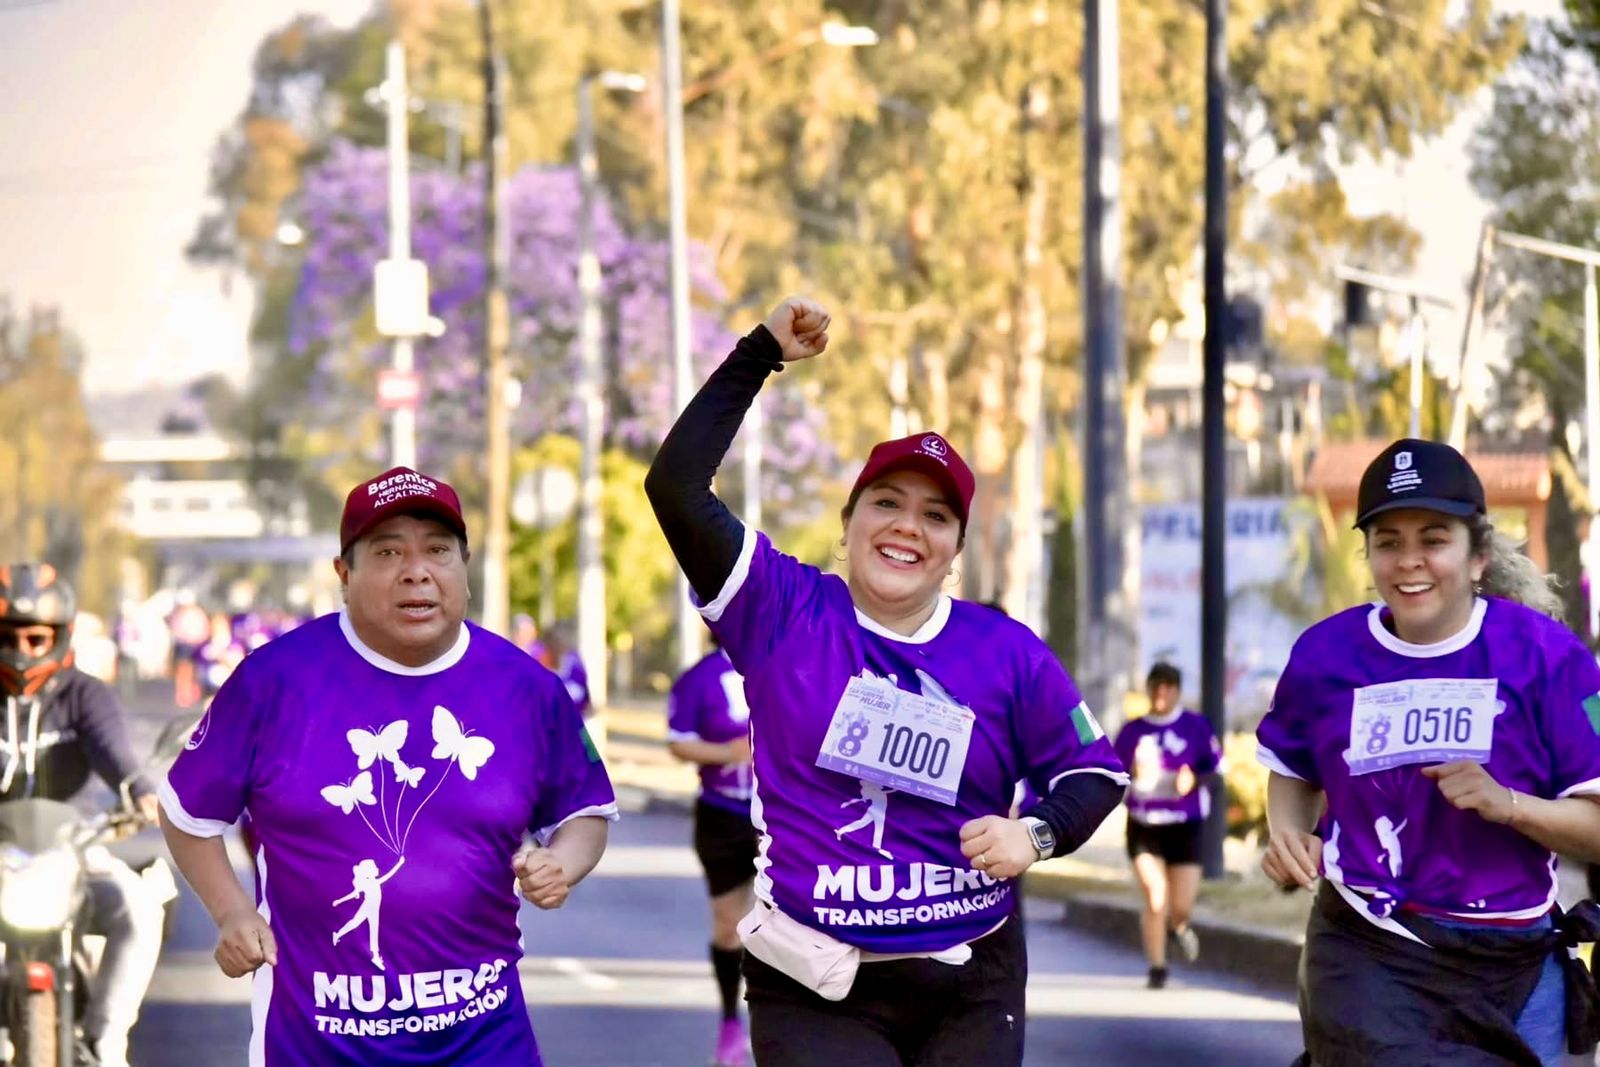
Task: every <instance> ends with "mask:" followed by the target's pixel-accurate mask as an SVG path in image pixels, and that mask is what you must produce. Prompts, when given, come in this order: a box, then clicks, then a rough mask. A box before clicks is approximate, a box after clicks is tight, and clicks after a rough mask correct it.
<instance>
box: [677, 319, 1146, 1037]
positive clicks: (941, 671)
mask: <svg viewBox="0 0 1600 1067" xmlns="http://www.w3.org/2000/svg"><path fill="white" fill-rule="evenodd" d="M829 321H830V320H829V317H828V315H827V313H826V312H825V311H823V309H822V308H821V307H819V306H818V305H816V304H814V303H812V302H810V301H807V300H803V299H798V298H791V299H789V300H786V301H784V302H783V303H782V304H780V305H779V306H778V307H777V308H776V309H775V310H774V311H773V313H772V314H771V315H770V316H769V317H768V319H767V321H766V323H765V324H764V325H762V326H760V327H758V328H757V329H756V330H754V331H752V332H751V333H750V335H749V336H747V337H745V338H744V339H743V340H741V341H740V342H739V345H738V347H737V348H736V349H735V351H734V352H733V353H732V354H731V355H730V356H729V357H728V359H727V360H726V361H724V363H723V364H722V366H721V367H719V368H718V369H717V370H716V371H715V372H714V373H713V374H712V376H711V378H710V379H709V380H708V381H707V382H706V384H705V385H704V386H703V387H702V388H701V390H700V392H699V393H698V394H697V396H696V397H695V399H694V400H693V401H692V402H691V403H690V405H689V406H688V408H686V409H685V410H684V412H683V414H682V415H681V416H680V417H679V419H678V421H677V424H676V425H675V426H674V427H673V429H672V432H671V433H670V434H668V436H667V439H666V441H665V442H663V444H662V446H661V450H660V452H659V453H658V454H657V456H656V458H655V462H654V463H653V464H652V466H651V469H650V474H649V476H648V477H647V479H646V482H645V488H646V491H647V492H648V494H649V496H650V501H651V504H652V506H653V507H654V508H655V511H656V516H657V518H658V520H659V521H660V523H661V527H662V531H663V533H665V535H666V537H667V541H668V543H669V544H670V545H671V546H672V550H673V553H674V554H675V555H676V556H677V559H678V562H679V564H680V565H681V566H682V567H683V570H684V573H685V574H686V575H687V577H688V579H689V583H690V585H691V587H692V588H693V591H694V593H695V595H696V597H697V599H698V600H699V602H700V604H701V609H700V610H701V614H702V615H703V616H704V618H705V619H706V621H707V622H708V623H709V624H710V626H711V628H712V631H713V632H714V633H715V634H716V635H717V636H718V637H719V638H720V639H721V641H722V643H723V647H724V648H725V649H726V650H727V653H728V658H729V659H730V661H731V662H732V664H733V666H734V667H735V669H737V670H738V671H739V673H740V674H742V675H743V676H744V679H745V694H746V697H747V699H748V700H749V704H750V726H751V746H752V750H753V759H754V766H755V779H754V796H753V798H752V817H753V819H754V821H755V823H756V827H757V829H758V830H760V831H761V844H760V855H759V857H758V859H757V860H756V871H757V874H756V881H755V895H756V898H757V903H756V905H755V908H754V909H753V910H752V912H751V913H750V914H749V915H748V916H746V918H745V919H744V920H743V921H742V922H741V923H740V934H741V936H742V938H743V941H744V946H745V950H746V953H745V964H744V966H745V983H746V987H747V995H746V999H747V1000H748V1002H749V1004H750V1026H751V1037H752V1039H753V1044H754V1048H755V1056H756V1062H757V1063H758V1064H759V1065H760V1067H791V1065H792V1067H801V1065H812V1064H818V1063H830V1064H831V1063H837V1064H846V1063H848V1064H851V1065H852V1067H880V1065H881V1067H899V1065H902V1064H910V1063H952V1064H954V1063H961V1064H980V1063H981V1064H984V1065H986V1067H1005V1065H1016V1064H1020V1063H1021V1061H1022V1049H1023V1036H1024V1029H1025V1026H1024V1023H1025V1018H1026V1011H1025V987H1026V982H1027V963H1026V953H1025V950H1024V946H1023V942H1022V932H1021V929H1020V924H1018V923H1016V922H1008V921H1007V919H1008V918H1009V917H1010V916H1011V914H1012V912H1013V909H1014V903H1013V896H1014V894H1015V892H1016V886H1017V882H1016V878H1017V876H1018V875H1020V874H1022V872H1023V871H1025V870H1027V869H1028V867H1030V866H1031V865H1032V864H1033V863H1034V862H1036V861H1037V860H1039V859H1041V858H1043V857H1045V856H1049V855H1060V854H1064V853H1066V852H1070V851H1072V850H1073V849H1075V848H1077V847H1078V846H1079V845H1081V844H1082V843H1083V842H1084V841H1085V840H1086V839H1087V838H1088V837H1089V835H1090V833H1092V832H1093V830H1094V828H1095V827H1096V826H1098V825H1099V824H1100V822H1101V821H1102V820H1103V819H1104V818H1105V816H1106V815H1107V814H1108V813H1109V812H1110V811H1111V810H1112V809H1113V808H1114V807H1115V806H1116V805H1117V803H1118V802H1120V800H1121V799H1122V792H1123V788H1124V786H1125V785H1126V783H1127V776H1126V775H1125V774H1124V773H1123V771H1122V766H1121V764H1120V763H1119V762H1118V760H1117V757H1116V753H1115V752H1113V751H1112V748H1111V744H1110V742H1109V741H1108V740H1107V739H1106V737H1105V735H1104V732H1103V731H1102V730H1101V729H1100V727H1099V724H1098V723H1097V722H1096V721H1095V718H1094V715H1093V714H1092V713H1091V711H1090V709H1089V708H1088V706H1087V705H1086V704H1085V703H1084V701H1083V698H1082V696H1081V695H1080V694H1079V693H1078V690H1077V687H1076V686H1075V685H1074V684H1073V682H1072V679H1071V678H1069V677H1068V676H1067V674H1066V672H1065V671H1064V670H1063V669H1062V667H1061V664H1060V663H1059V662H1058V661H1057V660H1056V658H1055V656H1054V655H1053V654H1052V653H1051V652H1050V650H1049V648H1048V647H1046V646H1045V644H1044V643H1043V642H1042V641H1040V640H1039V639H1038V637H1036V636H1035V635H1034V634H1033V633H1032V631H1030V630H1029V629H1028V628H1027V627H1025V626H1023V625H1022V624H1020V623H1018V622H1016V621H1014V620H1011V619H1007V618H1005V617H1004V616H1002V615H1000V614H998V613H996V612H993V611H990V610H988V609H987V608H984V607H982V606H980V605H977V604H969V603H965V602H962V601H959V600H956V599H954V598H952V597H950V596H947V595H945V594H944V593H943V592H942V586H943V585H944V583H945V582H946V580H947V579H948V577H949V576H950V574H951V573H952V564H953V562H954V559H955V556H956V554H957V552H959V551H960V549H961V545H962V540H963V536H964V533H965V527H966V520H967V515H968V513H969V510H970V507H971V503H972V493H973V477H972V473H971V471H970V470H969V469H968V468H967V465H966V463H965V462H964V461H963V460H962V459H961V456H960V455H959V454H958V453H957V452H956V450H955V449H954V448H952V447H951V446H950V443H949V442H948V441H946V440H945V439H944V438H943V437H941V436H940V435H938V434H935V433H922V434H913V435H911V436H910V437H906V438H902V439H899V440H895V441H885V442H883V443H881V444H879V445H878V446H877V447H875V448H874V449H873V450H872V452H871V454H870V455H869V456H868V459H867V463H866V465H865V467H864V468H863V469H862V471H861V473H860V475H859V476H858V477H857V479H856V482H855V485H854V487H853V489H852V490H851V493H850V496H849V498H848V499H847V500H846V502H845V504H844V507H843V509H842V512H841V519H842V521H843V525H844V537H843V538H841V542H840V543H841V545H842V546H843V548H844V549H845V561H846V562H847V563H848V569H849V578H848V581H846V580H844V579H841V578H839V577H837V576H833V575H828V574H824V573H823V572H821V571H819V570H817V569H816V568H815V567H810V566H806V565H804V564H802V563H800V562H799V561H798V560H796V559H794V558H792V557H790V556H787V555H784V554H783V553H782V552H779V551H778V550H777V549H776V548H774V547H773V545H772V542H771V541H769V540H768V539H767V537H766V536H765V535H764V534H761V533H759V532H758V531H756V530H753V529H749V528H747V527H745V526H744V525H743V524H742V523H740V522H739V520H738V519H736V518H735V517H734V516H733V515H732V514H730V513H729V512H728V510H727V508H726V507H725V506H724V505H723V504H722V503H721V501H719V500H718V499H717V498H716V496H715V495H714V494H713V493H712V491H711V482H712V479H713V477H714V475H715V473H716V468H717V466H718V464H720V463H721V461H722V459H723V457H724V455H725V454H726V452H727V449H728V447H729V445H730V443H731V442H732V439H733V436H734V433H735V432H736V431H737V429H738V427H739V423H740V421H741V420H742V419H743V417H744V413H745V411H746V410H747V409H748V408H749V405H750V403H751V401H752V400H753V399H754V398H755V396H756V393H757V392H758V391H759V389H760V388H761V385H762V383H763V382H764V381H765V380H766V378H767V376H768V375H769V374H771V373H773V372H775V371H778V370H781V369H782V367H783V364H784V363H785V362H788V361H795V360H802V359H806V358H809V357H811V356H815V355H817V354H818V353H820V352H822V351H823V350H824V349H825V348H826V347H827V344H828V326H829ZM1024 778H1025V779H1027V780H1028V781H1029V783H1030V784H1031V785H1032V786H1033V788H1034V789H1035V791H1036V792H1038V793H1039V794H1040V796H1041V798H1042V799H1041V800H1040V801H1039V803H1038V804H1037V805H1036V806H1035V807H1034V808H1033V811H1032V817H1031V818H1028V817H1025V818H1023V819H1012V818H1010V817H1009V808H1010V804H1011V798H1012V790H1013V785H1014V783H1015V782H1017V781H1018V780H1019V779H1024Z"/></svg>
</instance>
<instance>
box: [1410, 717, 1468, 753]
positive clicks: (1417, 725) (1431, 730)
mask: <svg viewBox="0 0 1600 1067" xmlns="http://www.w3.org/2000/svg"><path fill="white" fill-rule="evenodd" d="M1402 730H1403V731H1404V736H1405V743H1406V744H1408V745H1416V744H1426V745H1432V744H1437V743H1439V742H1450V743H1453V744H1458V745H1464V744H1466V743H1467V742H1468V741H1470V740H1472V709H1471V708H1411V709H1409V710H1408V711H1407V712H1406V721H1405V725H1404V726H1403V727H1402Z"/></svg>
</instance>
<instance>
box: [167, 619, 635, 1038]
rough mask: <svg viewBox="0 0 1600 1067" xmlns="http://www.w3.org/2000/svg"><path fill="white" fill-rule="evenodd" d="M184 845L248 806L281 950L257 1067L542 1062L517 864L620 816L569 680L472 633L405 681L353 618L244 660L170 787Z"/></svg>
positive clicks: (405, 674) (262, 981) (271, 977)
mask: <svg viewBox="0 0 1600 1067" xmlns="http://www.w3.org/2000/svg"><path fill="white" fill-rule="evenodd" d="M161 800H162V806H163V808H164V809H165V811H166V814H167V818H168V819H170V820H171V821H172V823H173V824H174V825H175V826H177V827H178V828H179V829H180V830H183V831H184V832H186V833H189V834H194V835H197V836H202V837H214V836H217V835H219V834H221V833H222V832H223V831H224V830H225V829H226V828H227V827H228V826H229V824H231V823H233V822H234V821H235V820H236V819H238V818H239V816H240V815H241V814H244V813H245V812H246V811H247V810H248V812H249V815H250V819H251V822H252V825H253V829H254V832H255V834H256V836H257V838H258V840H259V851H258V853H257V866H258V870H259V879H258V893H257V898H258V904H259V910H260V912H261V914H262V916H263V917H264V918H266V920H267V921H268V922H269V923H270V924H271V926H272V932H273V935H274V937H275V938H276V939H277V943H278V964H277V966H276V967H262V968H261V969H260V970H258V971H257V972H256V974H255V978H254V982H255V990H254V996H253V1001H254V1005H255V1008H254V1013H253V1015H254V1026H253V1033H252V1037H251V1044H250V1063H251V1064H264V1065H269V1067H296V1065H299V1064H310V1063H315V1064H350V1065H356V1064H389V1065H397V1067H398V1065H421V1064H436V1063H452V1064H494V1065H496V1067H498V1065H502V1064H507V1065H516V1067H525V1065H530V1064H538V1062H539V1054H538V1050H537V1048H536V1046H535V1043H534V1037H533V1029H532V1027H531V1026H530V1025H529V1022H528V1013H527V1009H526V1007H525V1006H524V1003H523V999H522V987H521V984H520V982H519V980H518V978H517V961H518V960H519V959H520V958H521V956H522V949H521V944H520V940H519V933H518V928H517V909H518V897H517V891H516V885H515V878H514V876H513V874H512V871H511V858H512V856H513V855H514V854H515V853H516V850H517V848H518V847H519V846H520V845H521V843H522V840H523V835H524V833H525V832H532V833H534V834H535V835H537V836H538V837H539V838H540V840H546V839H547V838H548V836H549V835H550V834H551V833H552V832H554V830H555V829H556V827H558V826H560V825H561V824H562V823H564V822H566V821H567V820H569V819H572V818H576V817H578V816H589V815H597V816H603V817H605V818H608V819H614V818H615V817H616V803H615V799H614V797H613V795H612V791H611V783H610V781H609V780H608V779H607V777H606V772H605V768H604V767H603V766H602V765H601V763H600V758H599V756H598V755H597V754H596V752H595V750H594V748H593V746H592V745H591V744H590V743H589V739H588V735H587V734H586V733H585V731H584V727H583V723H582V720H581V719H580V718H579V716H578V714H577V712H576V711H575V710H574V709H573V707H572V702H571V701H570V700H569V699H568V698H567V695H566V693H565V691H564V690H563V689H562V686H561V683H560V682H559V681H557V679H556V678H555V676H554V675H552V674H551V673H550V672H549V671H547V670H545V669H544V668H543V667H540V666H539V665H538V664H536V663H534V662H533V661H532V660H530V659H529V658H528V657H527V656H525V655H524V654H523V653H522V652H520V651H519V650H518V649H517V648H516V647H515V646H514V645H512V644H510V643H509V642H507V641H504V640H502V639H501V638H499V637H497V636H495V635H494V634H492V633H490V632H488V631H486V630H482V629H479V628H478V627H476V626H471V625H464V626H463V627H462V629H461V636H460V639H459V640H458V641H457V642H456V644H455V645H454V647H452V648H451V650H450V651H449V652H447V653H446V654H445V655H443V656H441V657H440V658H439V659H438V660H436V661H434V662H433V663H431V664H428V665H426V666H423V667H406V666H403V665H401V664H398V663H395V662H393V661H391V660H388V659H385V658H384V657H383V656H381V655H379V654H378V653H377V652H375V651H373V650H372V649H370V648H368V647H367V646H366V645H364V644H362V643H361V641H360V640H359V638H357V637H356V635H355V632H354V631H353V629H351V627H350V624H349V621H348V619H347V618H346V617H345V616H344V615H343V614H342V613H341V614H338V615H328V616H324V617H323V618H320V619H318V620H316V621H315V622H312V623H308V624H307V625H305V626H303V627H301V628H300V629H298V630H295V631H293V632H292V633H289V634H286V635H285V636H283V637H281V638H279V639H277V640H275V641H273V642H272V643H271V644H268V645H266V646H265V647H263V648H261V649H260V650H259V651H257V652H255V653H253V654H252V655H251V656H249V657H248V658H247V659H246V660H245V661H244V662H243V663H242V664H240V666H239V669H238V670H237V671H235V672H234V674H233V676H232V678H230V679H229V681H228V683H227V684H226V685H225V686H224V687H223V689H222V691H221V692H220V693H218V694H217V697H216V700H215V702H214V703H213V704H212V705H211V709H210V711H209V712H207V714H206V716H205V718H204V719H202V720H201V722H200V725H199V726H198V727H197V728H196V730H195V733H194V736H193V737H192V738H191V739H190V741H189V743H188V745H187V750H186V751H185V752H184V753H183V754H182V755H181V756H180V757H179V758H178V761H177V762H176V763H175V764H174V765H173V768H172V771H171V773H170V774H169V775H168V778H167V781H166V783H165V784H164V785H163V787H162V789H161Z"/></svg>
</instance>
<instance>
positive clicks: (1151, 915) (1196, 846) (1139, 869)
mask: <svg viewBox="0 0 1600 1067" xmlns="http://www.w3.org/2000/svg"><path fill="white" fill-rule="evenodd" d="M1182 686H1183V675H1182V674H1181V673H1180V672H1179V670H1178V668H1176V667H1174V666H1173V665H1172V664H1170V663H1157V664H1156V665H1155V666H1153V667H1151V668H1150V673H1149V675H1148V676H1147V677H1146V678H1145V691H1146V692H1147V693H1149V695H1150V714H1148V715H1146V716H1144V717H1143V718H1140V719H1134V720H1132V721H1131V722H1129V723H1127V724H1126V725H1124V726H1123V727H1122V730H1121V732H1119V733H1118V734H1117V743H1116V749H1117V758H1118V759H1120V760H1122V763H1123V766H1125V767H1127V768H1128V773H1129V774H1130V775H1131V776H1132V778H1133V783H1132V785H1131V786H1130V787H1129V789H1128V796H1127V800H1126V803H1127V805H1128V857H1129V858H1130V859H1131V860H1133V872H1134V875H1135V877H1137V878H1138V880H1139V889H1140V891H1141V892H1142V893H1143V894H1144V915H1143V918H1142V926H1143V932H1144V954H1145V959H1146V960H1147V961H1148V962H1149V964H1150V976H1149V981H1148V985H1149V986H1150V988H1151V989H1160V988H1162V987H1163V986H1164V985H1166V983H1167V936H1168V933H1169V932H1170V933H1171V935H1172V937H1173V938H1174V939H1175V940H1176V941H1177V943H1178V949H1179V951H1181V952H1182V953H1183V956H1184V958H1185V959H1186V960H1188V961H1189V962H1190V963H1193V962H1194V961H1195V959H1196V958H1197V957H1198V956H1199V955H1200V940H1199V938H1198V937H1197V936H1196V935H1195V932H1194V931H1193V930H1192V929H1190V928H1189V916H1190V914H1191V913H1192V912H1193V911H1194V900H1195V895H1196V893H1197V892H1198V890H1199V888H1200V830H1201V827H1202V826H1204V825H1205V819H1206V816H1207V814H1209V813H1210V811H1211V792H1210V783H1209V782H1207V781H1206V780H1205V779H1206V778H1207V777H1208V776H1210V775H1211V774H1213V773H1215V772H1216V770H1217V768H1218V766H1219V764H1220V763H1221V760H1222V746H1221V745H1219V744H1218V743H1217V737H1216V735H1215V734H1214V733H1212V731H1211V724H1210V723H1209V722H1207V721H1206V719H1205V717H1204V716H1203V715H1197V714H1195V713H1194V712H1192V711H1186V710H1184V708H1183V707H1182V706H1181V705H1180V704H1179V703H1178V699H1179V694H1180V692H1181V691H1182Z"/></svg>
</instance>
